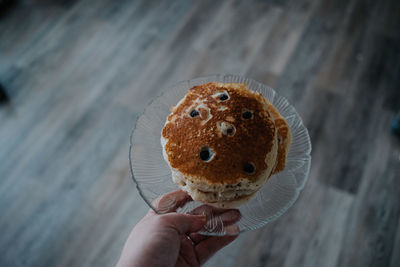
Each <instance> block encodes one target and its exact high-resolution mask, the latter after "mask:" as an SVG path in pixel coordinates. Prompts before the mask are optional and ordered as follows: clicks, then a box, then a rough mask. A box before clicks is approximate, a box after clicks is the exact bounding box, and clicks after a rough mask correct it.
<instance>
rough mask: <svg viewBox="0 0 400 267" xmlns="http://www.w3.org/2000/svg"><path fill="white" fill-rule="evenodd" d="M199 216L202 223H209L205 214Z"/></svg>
mask: <svg viewBox="0 0 400 267" xmlns="http://www.w3.org/2000/svg"><path fill="white" fill-rule="evenodd" d="M197 216H198V217H199V218H200V219H201V221H202V222H204V223H205V222H206V221H207V216H206V215H205V214H202V215H197Z"/></svg>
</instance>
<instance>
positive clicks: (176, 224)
mask: <svg viewBox="0 0 400 267" xmlns="http://www.w3.org/2000/svg"><path fill="white" fill-rule="evenodd" d="M160 217H162V220H161V221H162V224H164V225H163V226H167V227H172V228H174V229H175V230H177V231H178V233H179V234H185V233H191V232H198V231H200V230H201V229H202V228H203V227H204V225H205V224H206V219H207V218H206V216H204V215H190V214H181V213H168V214H164V215H160Z"/></svg>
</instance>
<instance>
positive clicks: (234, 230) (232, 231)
mask: <svg viewBox="0 0 400 267" xmlns="http://www.w3.org/2000/svg"><path fill="white" fill-rule="evenodd" d="M239 233H240V229H239V226H237V225H236V224H232V225H228V226H226V227H225V234H226V235H238V234H239Z"/></svg>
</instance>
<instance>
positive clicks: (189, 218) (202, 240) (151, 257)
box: [117, 190, 240, 267]
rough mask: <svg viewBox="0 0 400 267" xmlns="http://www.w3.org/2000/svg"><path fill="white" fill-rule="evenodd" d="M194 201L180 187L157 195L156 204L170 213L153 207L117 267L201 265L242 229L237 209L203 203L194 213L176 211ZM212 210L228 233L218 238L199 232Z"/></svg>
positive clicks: (131, 234)
mask: <svg viewBox="0 0 400 267" xmlns="http://www.w3.org/2000/svg"><path fill="white" fill-rule="evenodd" d="M191 200H192V199H191V197H190V196H189V195H188V194H187V193H185V192H183V191H181V190H178V191H174V192H172V193H169V194H166V195H164V196H161V197H160V198H158V199H157V200H156V201H155V202H154V203H153V206H154V207H155V208H156V209H157V210H163V211H166V212H168V213H166V214H162V215H159V214H156V213H155V212H154V211H153V210H150V211H149V212H148V213H147V215H146V216H145V217H144V218H143V219H142V220H141V221H140V222H139V223H138V224H137V225H136V226H135V227H134V228H133V230H132V232H131V233H130V235H129V237H128V240H127V241H126V243H125V246H124V249H123V251H122V254H121V257H120V259H119V261H118V263H117V267H133V266H149V267H151V266H200V265H201V264H204V263H205V262H206V261H207V260H208V259H209V258H210V257H211V256H212V255H214V254H215V253H216V252H217V251H218V250H220V249H221V248H223V247H224V246H226V245H228V244H229V243H230V242H232V241H233V240H234V239H235V238H236V237H237V234H238V233H239V229H238V227H237V226H236V225H234V223H235V222H236V221H238V220H239V219H240V213H239V211H238V210H233V209H231V210H222V209H215V208H212V207H210V206H205V205H203V206H200V207H198V208H196V209H195V210H193V212H192V214H180V213H176V212H175V211H176V209H177V208H178V207H181V206H183V205H184V204H185V203H186V202H188V201H191ZM210 212H213V214H214V216H218V217H219V218H220V219H221V220H220V221H222V223H223V224H224V229H225V231H226V232H227V234H228V235H226V236H221V237H219V236H204V235H201V234H198V233H197V232H198V231H200V230H201V229H203V227H204V226H205V225H206V215H204V214H210ZM195 214H201V215H195Z"/></svg>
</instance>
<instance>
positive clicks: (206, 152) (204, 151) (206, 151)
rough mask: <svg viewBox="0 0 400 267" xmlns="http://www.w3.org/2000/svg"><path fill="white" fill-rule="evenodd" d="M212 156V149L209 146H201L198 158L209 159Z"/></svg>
mask: <svg viewBox="0 0 400 267" xmlns="http://www.w3.org/2000/svg"><path fill="white" fill-rule="evenodd" d="M211 157H212V151H211V149H210V148H209V147H203V148H201V150H200V158H201V160H202V161H209V160H210V158H211Z"/></svg>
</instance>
